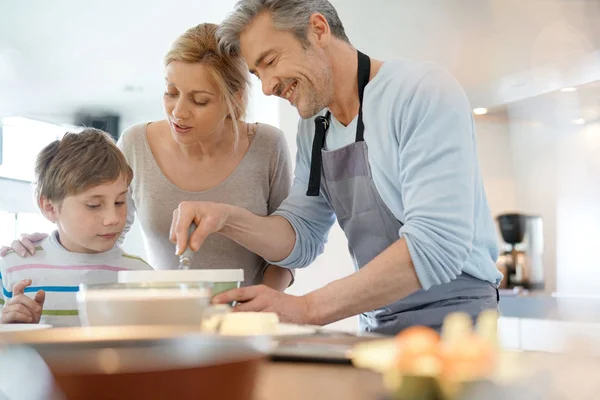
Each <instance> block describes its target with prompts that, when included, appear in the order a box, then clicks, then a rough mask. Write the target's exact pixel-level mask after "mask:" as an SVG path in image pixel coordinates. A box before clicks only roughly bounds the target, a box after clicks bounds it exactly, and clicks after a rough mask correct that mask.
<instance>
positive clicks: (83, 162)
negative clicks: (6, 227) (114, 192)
mask: <svg viewBox="0 0 600 400" xmlns="http://www.w3.org/2000/svg"><path fill="white" fill-rule="evenodd" d="M120 176H123V177H124V178H125V179H126V181H127V185H128V186H129V184H130V183H131V180H132V179H133V171H132V170H131V167H130V166H129V164H127V160H125V156H124V155H123V153H121V150H119V148H118V147H117V146H116V145H115V142H114V140H113V139H112V138H111V137H110V136H109V135H108V134H107V133H106V132H103V131H101V130H99V129H94V128H86V129H84V130H83V131H81V132H80V133H66V134H65V135H64V136H63V138H62V139H61V140H56V141H54V142H52V143H50V144H49V145H48V146H46V147H44V149H43V150H42V151H41V152H40V153H39V154H38V157H37V161H36V164H35V178H36V192H35V194H36V200H37V201H38V204H39V201H40V199H41V198H42V197H45V198H47V199H48V200H50V201H52V202H57V203H60V202H61V201H62V200H63V199H64V198H65V197H67V196H74V195H77V194H79V193H81V192H83V191H85V190H87V189H89V188H91V187H94V186H97V185H101V184H103V183H108V182H114V181H116V180H117V179H119V177H120Z"/></svg>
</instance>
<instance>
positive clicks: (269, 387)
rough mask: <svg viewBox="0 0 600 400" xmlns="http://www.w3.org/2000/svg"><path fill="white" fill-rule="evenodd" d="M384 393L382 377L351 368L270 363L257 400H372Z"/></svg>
mask: <svg viewBox="0 0 600 400" xmlns="http://www.w3.org/2000/svg"><path fill="white" fill-rule="evenodd" d="M383 394H384V388H383V380H382V377H381V375H379V374H377V373H375V372H372V371H369V370H364V369H357V368H353V367H352V366H350V365H332V364H312V363H283V362H269V363H266V364H265V365H264V367H263V368H262V370H261V374H260V377H259V382H258V390H257V395H256V400H281V399H286V400H296V399H297V400H306V399H315V400H319V399H323V400H325V399H327V400H329V399H332V400H333V399H344V400H373V399H379V398H381V396H382V395H383Z"/></svg>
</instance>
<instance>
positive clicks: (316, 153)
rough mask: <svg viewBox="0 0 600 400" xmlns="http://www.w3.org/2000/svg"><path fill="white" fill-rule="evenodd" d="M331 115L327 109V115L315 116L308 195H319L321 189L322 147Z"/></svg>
mask: <svg viewBox="0 0 600 400" xmlns="http://www.w3.org/2000/svg"><path fill="white" fill-rule="evenodd" d="M329 117H331V112H330V111H327V114H326V115H325V116H322V115H319V116H318V117H317V118H315V138H314V140H313V147H312V155H311V162H310V175H309V178H308V190H307V191H306V195H307V196H318V195H319V190H320V189H321V165H322V163H323V160H322V158H323V154H322V153H321V149H323V147H324V146H325V135H326V133H327V129H328V128H329Z"/></svg>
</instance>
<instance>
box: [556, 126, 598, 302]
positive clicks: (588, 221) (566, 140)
mask: <svg viewBox="0 0 600 400" xmlns="http://www.w3.org/2000/svg"><path fill="white" fill-rule="evenodd" d="M557 150H558V151H557V152H556V156H557V157H556V164H557V166H558V168H557V172H558V175H557V184H556V199H557V201H556V221H557V222H556V240H557V251H556V266H557V269H556V282H557V288H556V289H557V292H558V293H561V294H564V295H597V294H598V293H599V292H600V256H599V253H598V245H599V244H600V122H596V123H593V124H589V125H587V126H583V127H578V126H571V127H570V129H567V130H565V131H564V133H563V134H562V135H561V136H560V137H559V138H558V140H557Z"/></svg>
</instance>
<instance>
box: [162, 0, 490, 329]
mask: <svg viewBox="0 0 600 400" xmlns="http://www.w3.org/2000/svg"><path fill="white" fill-rule="evenodd" d="M219 37H220V44H221V47H222V49H223V50H224V51H229V52H241V54H242V55H243V57H244V58H245V59H246V62H247V63H248V66H249V68H250V71H251V72H252V73H253V74H255V75H256V76H257V77H258V78H259V79H260V80H261V82H262V86H263V91H264V93H265V94H266V95H276V96H279V97H282V98H284V99H287V100H288V101H289V102H290V103H291V104H292V105H294V106H295V107H296V108H297V109H298V112H299V114H300V116H301V117H302V119H301V121H300V123H299V125H298V138H297V142H298V155H297V166H296V171H295V181H294V186H293V189H292V192H291V194H290V196H289V197H288V199H287V200H285V201H284V203H283V204H282V205H281V207H280V208H279V209H278V210H277V211H276V212H275V213H274V214H273V215H271V216H269V217H259V216H256V215H254V214H252V213H251V212H249V211H247V210H243V209H239V208H236V207H232V206H230V205H227V204H215V203H182V204H181V205H180V207H179V208H178V209H177V210H176V211H175V212H174V216H173V225H172V230H171V240H173V241H174V242H176V243H177V244H178V252H179V253H181V252H182V251H183V249H184V248H185V246H186V243H187V229H188V227H189V225H190V223H191V222H192V220H194V221H195V222H196V223H197V224H198V229H197V230H196V232H195V233H194V234H193V235H192V238H191V241H190V243H191V244H190V245H191V247H192V249H194V250H196V249H198V248H199V247H200V245H201V244H202V242H203V241H204V239H205V238H206V237H207V235H209V234H211V233H215V232H219V233H221V234H224V235H226V236H228V237H230V238H232V239H233V240H235V241H237V242H238V243H240V244H242V245H243V246H245V247H247V248H248V249H250V250H251V251H254V252H255V253H257V254H260V255H261V256H263V257H264V258H265V259H267V260H269V262H271V263H273V264H276V265H280V266H284V267H288V268H301V267H304V266H307V265H309V264H310V263H311V262H312V261H313V260H314V259H315V258H316V257H317V256H318V255H319V254H320V253H321V252H322V250H323V246H324V243H325V241H326V237H327V234H328V232H329V229H330V228H331V226H332V224H333V222H334V221H335V219H336V218H337V220H338V222H339V224H340V226H341V227H342V229H343V230H344V232H345V234H346V236H347V238H348V244H349V250H350V252H351V254H352V256H353V259H354V261H355V265H356V270H357V271H356V272H355V273H354V274H352V275H350V276H348V277H346V278H344V279H341V280H338V281H335V282H332V283H330V284H328V285H327V286H325V287H323V288H321V289H318V290H316V291H314V292H311V293H309V294H307V295H305V296H300V297H296V296H291V295H287V294H283V293H277V292H275V291H273V290H270V289H268V288H266V287H264V286H258V287H248V288H242V289H238V290H234V291H231V292H228V293H224V294H223V295H221V296H217V297H216V298H215V301H216V302H230V301H233V300H236V301H238V302H240V304H239V305H238V306H237V310H240V311H274V312H277V313H278V314H279V316H280V318H281V319H282V320H284V321H289V322H295V323H307V324H319V325H323V324H328V323H331V322H333V321H337V320H340V319H342V318H346V317H349V316H352V315H356V314H360V317H361V318H360V323H361V328H362V329H364V330H367V331H375V332H381V333H387V334H395V333H397V332H399V331H400V330H402V329H404V328H405V327H408V326H411V325H416V324H421V325H427V326H431V327H433V328H436V329H439V328H440V326H441V324H442V321H443V318H444V317H445V315H446V314H447V313H449V312H453V311H464V312H467V313H469V314H470V315H472V316H473V317H475V316H476V315H477V314H479V313H480V312H481V311H482V310H484V309H487V308H496V307H497V301H498V299H497V290H496V287H497V285H498V284H499V282H500V280H501V274H500V273H499V272H498V270H497V269H496V268H495V263H494V262H495V258H496V256H497V251H498V250H497V245H496V239H495V230H494V223H493V220H492V218H491V216H490V211H489V208H488V205H487V200H486V198H485V193H484V188H483V184H482V179H481V174H480V171H479V167H478V162H477V158H476V148H475V135H474V127H473V119H472V115H471V111H470V106H469V103H468V101H467V99H466V96H465V95H464V93H463V91H462V89H461V88H460V86H459V85H458V84H457V83H456V81H455V80H454V79H453V78H452V77H451V76H450V75H448V74H447V73H446V72H445V71H444V70H442V69H440V68H438V67H436V66H435V65H432V64H430V63H422V62H414V61H408V60H399V61H389V62H385V63H384V62H382V61H379V60H372V59H369V57H368V56H366V55H364V54H362V53H360V52H358V51H357V50H356V49H355V48H354V47H353V46H352V45H351V44H350V42H349V40H348V38H347V37H346V34H345V33H344V28H343V25H342V23H341V21H340V20H339V17H338V15H337V13H336V11H335V9H334V8H333V6H332V5H331V4H330V3H329V2H328V1H326V0H242V1H240V2H238V4H237V5H236V8H235V10H234V12H233V13H232V14H230V16H229V17H228V18H227V19H226V20H225V21H224V22H223V23H222V25H221V26H220V29H219Z"/></svg>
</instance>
